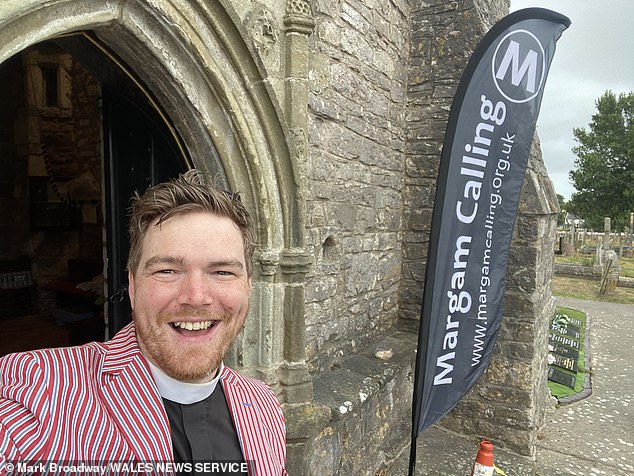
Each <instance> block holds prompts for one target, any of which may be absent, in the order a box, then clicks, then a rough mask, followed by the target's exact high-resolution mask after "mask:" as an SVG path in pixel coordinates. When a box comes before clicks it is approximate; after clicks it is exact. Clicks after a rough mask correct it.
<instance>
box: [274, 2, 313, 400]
mask: <svg viewBox="0 0 634 476" xmlns="http://www.w3.org/2000/svg"><path fill="white" fill-rule="evenodd" d="M284 27H285V34H286V41H285V76H284V92H285V97H284V112H285V116H286V122H287V124H288V127H289V132H290V141H291V144H290V146H291V154H292V160H293V170H292V173H293V174H294V182H295V186H296V187H297V190H298V192H297V194H298V197H299V198H300V200H299V201H300V203H299V206H300V207H302V206H303V200H302V197H303V193H302V189H303V182H304V180H305V175H306V173H305V168H306V167H305V164H306V159H307V153H308V150H307V134H306V129H307V127H308V69H309V68H308V57H309V47H308V46H309V45H308V38H309V36H310V35H311V34H312V32H313V30H314V28H315V20H314V18H313V13H312V8H311V6H310V3H309V2H307V1H305V0H288V1H287V4H286V15H285V16H284ZM300 213H303V210H300ZM289 225H290V226H289V233H291V236H288V237H287V240H286V241H287V243H286V246H287V249H285V250H284V251H283V252H282V255H281V257H280V270H281V273H282V279H283V281H284V283H285V285H286V287H285V292H284V363H283V364H282V366H281V367H280V369H279V379H280V383H281V384H282V386H283V387H284V400H285V402H286V403H301V402H307V401H310V400H311V399H312V379H311V377H310V374H309V372H308V366H307V364H306V322H305V308H304V283H305V281H306V275H307V274H308V271H309V269H310V266H311V264H312V257H311V256H310V254H308V253H307V252H306V251H305V250H304V249H303V246H304V243H303V236H304V233H303V232H304V230H298V229H296V226H298V224H289ZM289 246H290V248H289Z"/></svg>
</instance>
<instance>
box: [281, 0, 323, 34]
mask: <svg viewBox="0 0 634 476" xmlns="http://www.w3.org/2000/svg"><path fill="white" fill-rule="evenodd" d="M284 27H285V28H286V31H287V32H294V33H302V34H304V35H310V34H312V32H313V31H314V30H315V17H314V16H313V9H312V7H311V6H310V2H309V1H307V0H288V1H287V2H286V15H284Z"/></svg>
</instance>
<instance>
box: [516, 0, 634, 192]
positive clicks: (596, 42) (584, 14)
mask: <svg viewBox="0 0 634 476" xmlns="http://www.w3.org/2000/svg"><path fill="white" fill-rule="evenodd" d="M528 7H543V8H548V9H550V10H554V11H556V12H559V13H561V14H563V15H566V16H567V17H568V18H570V20H571V22H572V24H571V26H570V28H568V29H567V30H566V31H564V32H563V34H562V37H561V38H560V39H559V41H558V42H557V51H556V52H555V56H554V59H553V63H552V65H551V68H550V72H549V74H548V80H547V82H546V88H545V90H544V97H543V100H542V107H541V111H540V115H539V120H538V123H537V132H538V134H539V136H540V140H541V145H542V152H543V155H544V162H545V164H546V168H547V169H548V173H549V175H550V177H551V179H552V181H553V184H554V185H555V190H556V191H557V193H560V194H562V195H563V196H564V197H566V199H569V198H570V195H571V194H572V193H573V192H574V188H573V187H572V185H571V184H570V180H569V178H568V172H569V171H570V170H571V169H572V168H573V167H574V159H575V156H574V154H573V153H572V151H571V149H572V147H574V146H575V145H576V143H575V140H574V136H573V133H572V131H573V129H574V128H576V127H581V128H586V127H587V126H588V124H589V123H590V121H591V119H592V115H593V114H594V113H595V112H596V100H597V99H598V98H599V97H600V96H601V95H603V93H604V92H605V91H606V90H608V89H610V90H612V91H614V92H615V93H629V92H633V91H634V55H633V54H632V52H631V49H632V46H634V29H633V28H632V26H631V23H632V19H633V18H634V1H632V0H610V1H608V2H598V1H597V0H541V1H539V0H535V1H529V0H511V11H515V10H519V9H521V8H528Z"/></svg>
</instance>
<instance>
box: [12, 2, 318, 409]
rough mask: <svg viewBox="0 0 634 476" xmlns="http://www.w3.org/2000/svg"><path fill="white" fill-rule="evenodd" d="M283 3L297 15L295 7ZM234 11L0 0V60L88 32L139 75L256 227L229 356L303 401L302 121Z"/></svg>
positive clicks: (220, 6) (198, 159)
mask: <svg viewBox="0 0 634 476" xmlns="http://www.w3.org/2000/svg"><path fill="white" fill-rule="evenodd" d="M288 5H289V12H288V13H289V15H288V16H289V18H290V19H291V20H292V21H293V22H294V21H295V20H293V19H295V18H297V17H298V14H297V12H295V10H294V7H293V5H295V2H289V4H288ZM302 15H303V14H302ZM302 15H299V17H301V18H299V19H298V20H297V29H291V30H289V32H288V33H289V35H291V36H293V35H296V34H298V32H304V30H305V28H304V23H303V22H304V20H307V21H308V23H307V24H309V23H310V18H309V19H306V18H304V16H302ZM239 18H240V17H239V15H238V14H237V12H236V11H235V10H234V9H233V6H232V2H231V1H230V0H218V1H214V2H207V1H200V0H171V1H170V2H153V1H146V0H134V1H130V0H109V1H108V2H103V1H101V0H47V1H44V0H23V1H21V2H0V24H2V28H0V62H4V61H6V60H7V59H8V58H11V57H12V56H14V55H16V54H17V53H18V52H20V51H23V50H26V49H27V48H28V47H30V46H32V45H34V44H36V43H39V42H42V41H46V40H51V39H59V38H60V37H62V36H64V35H68V34H72V33H74V32H78V31H89V32H91V34H93V35H94V37H95V38H97V39H98V40H99V41H100V43H101V44H102V45H106V46H107V47H108V48H110V50H111V51H114V52H115V53H116V56H117V57H118V58H121V60H122V61H123V62H124V63H125V64H127V65H128V66H129V67H130V68H131V70H133V71H134V72H135V73H137V74H138V77H139V78H140V80H141V81H142V82H143V85H145V86H146V87H147V89H148V90H150V91H151V92H152V96H154V97H155V98H156V101H157V102H158V103H159V104H160V105H161V109H162V110H164V111H166V112H168V114H169V118H170V121H169V122H171V123H172V124H173V127H174V129H175V130H177V131H178V132H179V134H180V136H181V137H182V141H183V143H184V144H185V145H186V149H187V151H188V152H189V155H190V157H191V163H192V165H193V166H195V167H196V168H198V169H200V170H202V171H203V173H204V174H205V175H206V176H207V177H208V178H209V179H212V180H215V182H217V183H219V184H220V185H222V186H224V187H226V188H227V189H230V190H234V191H237V192H239V193H240V195H241V197H242V201H243V202H244V203H245V206H246V207H247V208H248V209H249V210H250V211H251V212H252V214H253V217H254V221H255V223H256V228H257V232H258V245H259V246H258V250H257V252H256V257H255V262H254V283H255V285H254V289H253V292H252V300H251V311H250V314H251V315H252V316H253V318H250V319H247V324H246V328H245V330H244V332H243V333H242V335H241V340H240V341H238V342H237V344H236V346H234V354H233V355H232V356H231V357H230V359H229V361H230V363H232V362H233V363H235V365H238V366H240V367H241V368H242V370H243V371H246V372H247V373H250V374H251V375H254V376H257V377H260V378H261V379H262V380H264V381H266V382H267V383H269V384H271V385H272V386H273V387H275V388H280V387H284V388H285V389H286V388H291V387H292V388H294V389H297V390H292V391H287V390H282V389H280V390H279V391H280V392H282V391H283V392H284V393H285V395H286V397H285V398H286V399H287V400H288V401H303V400H304V399H305V398H307V395H308V393H309V392H310V388H311V387H310V376H309V374H308V369H307V365H306V362H305V321H304V283H305V280H306V276H307V274H308V273H309V270H310V267H311V260H312V254H311V253H310V252H308V251H307V250H306V249H305V201H304V194H303V193H302V181H303V175H302V168H303V167H304V166H305V165H304V163H305V159H306V157H305V150H306V143H305V137H306V130H305V129H303V127H306V125H305V124H304V125H302V123H301V121H300V124H298V125H297V126H296V127H295V128H294V129H293V133H292V134H290V133H289V131H288V130H287V129H288V125H287V124H288V123H287V122H286V119H285V118H284V117H283V116H284V113H283V111H285V110H286V108H287V107H288V108H289V110H292V111H295V110H296V106H297V105H292V106H293V108H294V109H293V108H291V107H290V106H291V105H289V104H286V103H285V92H284V88H283V87H281V88H278V90H277V93H276V92H275V91H274V89H275V87H274V85H275V83H277V84H278V86H279V85H280V84H281V83H280V82H279V80H280V79H282V78H269V77H267V72H266V71H265V70H264V69H263V67H262V66H261V61H260V59H258V58H257V55H256V54H255V47H254V45H253V44H252V43H251V42H250V41H249V38H248V35H249V33H248V32H246V31H245V29H244V27H243V25H242V24H241V22H240V20H239ZM293 24H295V23H293ZM301 34H302V35H303V34H304V33H301ZM294 44H295V43H294V42H291V43H289V44H288V48H292V47H293V45H294ZM293 74H294V73H293V72H292V71H290V72H289V75H290V76H289V78H288V79H293ZM291 82H292V81H291ZM298 105H299V103H298ZM304 106H305V105H304ZM299 107H302V106H301V105H299ZM278 384H279V386H280V387H278Z"/></svg>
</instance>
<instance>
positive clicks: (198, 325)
mask: <svg viewBox="0 0 634 476" xmlns="http://www.w3.org/2000/svg"><path fill="white" fill-rule="evenodd" d="M172 324H173V326H174V327H176V328H180V329H185V330H188V331H199V330H202V329H209V328H210V327H211V326H213V324H214V321H202V322H174V323H172Z"/></svg>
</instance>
